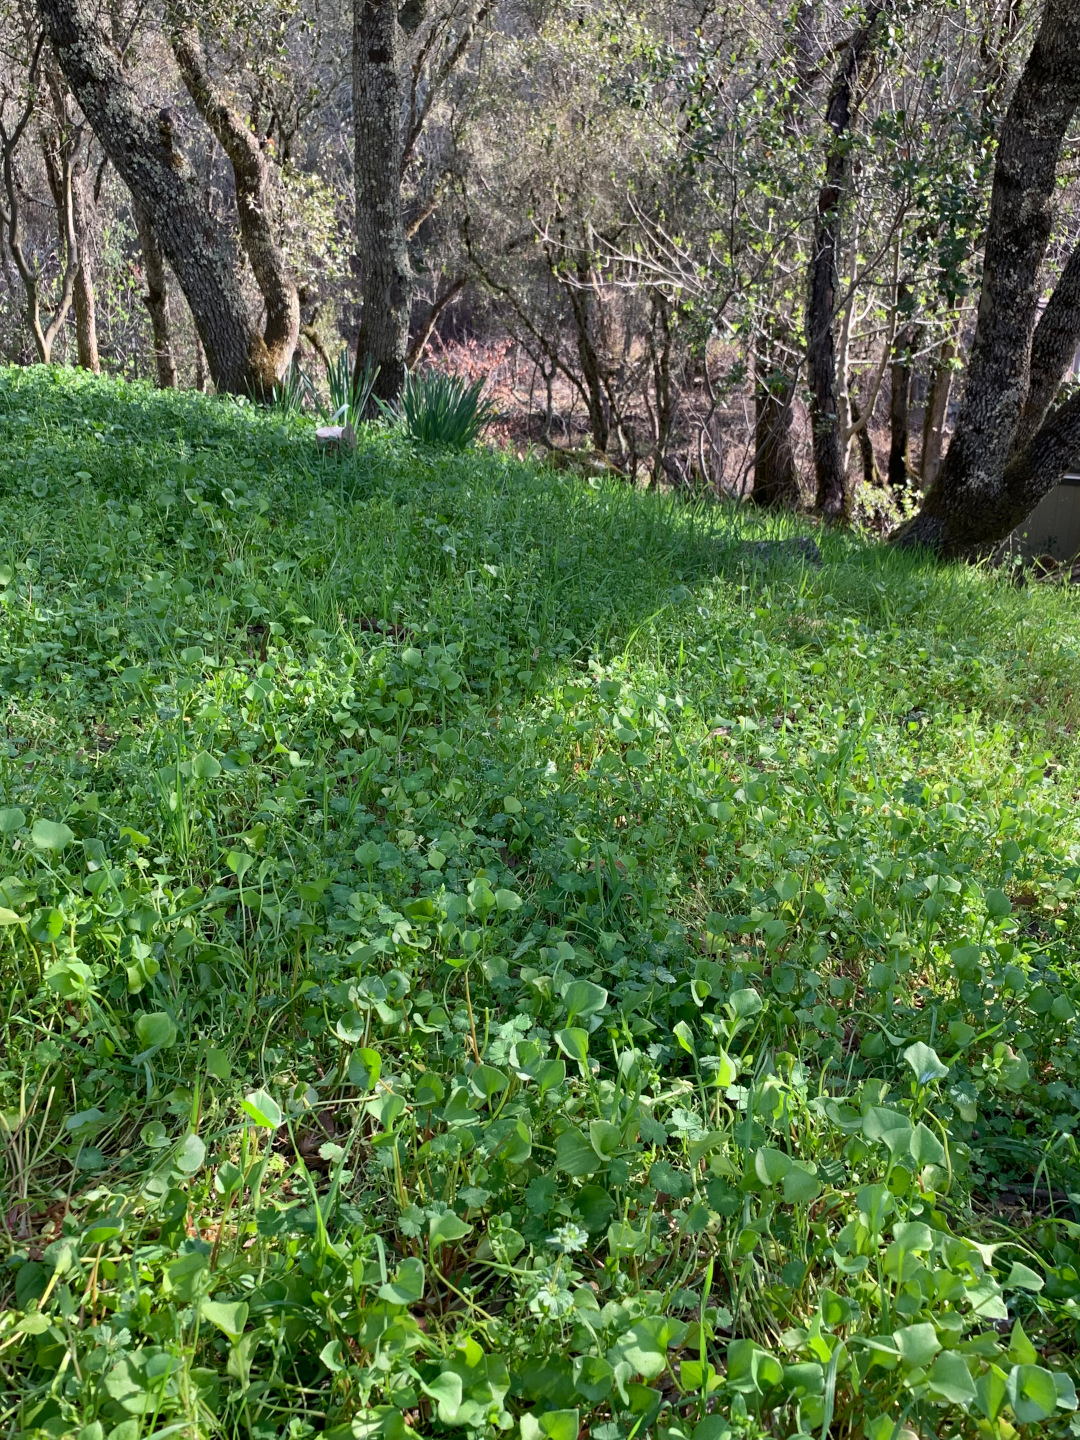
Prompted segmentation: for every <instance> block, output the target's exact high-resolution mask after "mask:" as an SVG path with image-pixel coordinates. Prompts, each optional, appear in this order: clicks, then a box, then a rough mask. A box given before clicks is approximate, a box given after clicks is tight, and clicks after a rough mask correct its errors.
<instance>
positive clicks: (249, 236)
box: [168, 3, 300, 380]
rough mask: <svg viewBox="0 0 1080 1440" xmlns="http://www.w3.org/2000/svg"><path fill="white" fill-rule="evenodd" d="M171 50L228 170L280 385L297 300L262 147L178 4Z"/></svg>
mask: <svg viewBox="0 0 1080 1440" xmlns="http://www.w3.org/2000/svg"><path fill="white" fill-rule="evenodd" d="M168 15H169V22H170V25H171V28H172V35H171V39H172V50H173V54H174V55H175V56H176V63H177V64H178V65H179V67H180V75H181V78H182V79H183V81H184V85H185V87H186V89H187V92H188V94H189V95H190V96H191V98H192V100H193V101H194V102H195V108H196V109H197V110H198V112H199V114H200V115H201V116H202V118H203V120H205V122H206V124H207V125H208V126H209V128H210V130H211V132H212V133H213V135H214V138H215V139H216V140H217V141H218V143H219V144H220V146H221V148H222V149H223V150H224V151H225V154H226V155H227V156H228V157H229V164H230V165H231V166H232V172H233V178H234V180H235V183H236V209H237V214H238V218H239V222H240V239H241V242H242V244H243V247H244V250H245V251H246V253H247V257H248V261H249V262H250V264H251V270H252V274H253V275H254V276H255V283H256V284H257V285H258V287H259V293H260V294H261V295H262V297H263V300H264V301H265V303H266V320H265V324H264V326H263V334H262V339H263V344H264V345H265V347H266V357H265V359H266V362H267V363H268V364H269V366H270V368H271V371H272V373H273V376H274V379H275V380H280V379H281V377H282V376H283V375H284V374H285V372H286V370H288V368H289V365H290V364H291V362H292V357H293V352H294V350H295V349H296V342H297V340H299V338H300V298H299V295H298V293H297V288H296V283H295V281H294V280H293V277H292V275H291V273H290V270H289V265H288V262H287V261H286V259H285V255H284V253H283V252H282V250H281V247H280V246H279V245H278V243H277V239H276V237H275V235H274V230H273V226H272V225H271V223H270V215H269V211H270V197H269V194H268V185H269V179H270V166H269V163H268V161H267V156H266V149H265V143H264V142H262V141H260V140H259V138H258V137H257V136H256V135H255V134H254V132H253V131H252V129H251V126H250V125H248V124H247V123H246V122H245V120H244V118H243V116H242V115H240V114H239V113H238V112H237V111H236V110H235V109H234V108H233V106H232V105H230V104H229V102H228V100H227V98H226V96H225V95H224V93H223V92H222V91H221V89H220V88H219V87H218V86H217V85H216V84H215V82H214V80H213V78H212V76H211V74H210V71H209V67H208V66H207V63H206V58H205V56H204V55H203V49H202V42H201V39H200V36H199V31H198V28H197V27H196V25H195V24H194V22H193V21H192V20H191V19H190V17H188V16H187V15H186V14H185V13H184V12H183V11H182V9H181V7H180V5H179V4H173V3H170V4H169V6H168Z"/></svg>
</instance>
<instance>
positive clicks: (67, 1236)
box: [0, 369, 1080, 1440]
mask: <svg viewBox="0 0 1080 1440" xmlns="http://www.w3.org/2000/svg"><path fill="white" fill-rule="evenodd" d="M0 495H2V497H3V517H4V523H3V531H2V534H0V702H2V707H3V708H2V724H0V983H2V985H3V987H4V992H5V994H6V996H7V1004H6V1006H5V1014H4V1017H3V1030H2V1052H0V1065H2V1070H0V1142H2V1143H0V1159H2V1168H0V1187H2V1191H0V1222H2V1223H0V1246H2V1251H3V1255H2V1259H0V1433H2V1434H5V1435H10V1436H15V1435H19V1436H49V1437H54V1440H58V1437H62V1436H78V1437H79V1440H104V1437H111V1440H140V1437H149V1436H165V1435H180V1436H185V1437H188V1436H190V1437H195V1436H203V1435H205V1436H230V1437H233V1436H235V1437H248V1436H250V1437H255V1440H273V1437H278V1436H280V1437H288V1440H302V1437H304V1436H307V1435H311V1434H314V1433H323V1432H329V1433H330V1434H332V1435H333V1436H334V1437H336V1440H347V1437H356V1440H374V1437H382V1436H385V1437H387V1440H407V1437H408V1436H410V1435H411V1434H412V1432H417V1433H419V1434H422V1435H425V1436H427V1435H448V1436H451V1435H457V1436H461V1437H462V1440H472V1437H481V1436H489V1435H490V1436H494V1435H496V1434H498V1433H503V1432H505V1433H507V1434H508V1435H510V1436H517V1435H519V1434H520V1437H521V1440H542V1437H546V1440H576V1437H577V1436H578V1435H579V1434H580V1435H588V1436H591V1437H593V1440H637V1437H642V1440H644V1437H645V1436H647V1435H658V1436H665V1435H666V1436H668V1437H670V1440H683V1437H696V1440H723V1437H724V1436H725V1435H727V1434H729V1433H730V1434H732V1435H738V1436H743V1435H748V1436H763V1435H772V1436H787V1435H795V1434H800V1435H811V1434H812V1435H814V1436H820V1437H822V1440H824V1437H826V1436H829V1435H833V1436H839V1435H845V1436H850V1437H859V1436H867V1437H868V1440H897V1437H900V1436H902V1435H904V1436H906V1437H908V1440H911V1437H913V1436H931V1435H941V1436H951V1435H965V1436H966V1435H972V1436H974V1435H976V1434H981V1435H983V1436H1000V1437H1003V1440H1009V1437H1011V1436H1013V1435H1014V1434H1015V1433H1016V1430H1017V1429H1019V1430H1020V1431H1021V1433H1023V1434H1032V1435H1034V1434H1035V1433H1039V1434H1050V1435H1063V1436H1064V1435H1068V1434H1069V1433H1070V1432H1071V1433H1073V1434H1076V1433H1078V1422H1077V1418H1076V1415H1075V1409H1076V1396H1075V1390H1074V1384H1073V1382H1074V1380H1075V1379H1077V1378H1078V1376H1077V1362H1078V1359H1080V1334H1078V1331H1080V1274H1078V1272H1080V1163H1078V1154H1077V1142H1076V1133H1075V1132H1076V1128H1077V1120H1078V1111H1080V1036H1078V1026H1077V1018H1076V1017H1077V1009H1078V1008H1080V967H1078V964H1077V959H1076V954H1077V940H1078V935H1080V923H1078V912H1077V881H1078V877H1080V808H1078V805H1077V781H1078V765H1077V761H1078V746H1077V739H1076V726H1077V721H1078V718H1080V688H1078V682H1080V630H1078V624H1077V622H1078V619H1080V611H1078V601H1077V597H1076V595H1075V592H1071V591H1069V590H1068V589H1066V588H1063V587H1056V586H1052V585H1030V586H1028V587H1026V588H1019V587H1017V586H1015V585H1014V584H1011V583H1010V582H1008V581H1007V580H1006V579H1005V578H1003V577H1001V576H997V575H994V574H990V573H984V572H981V571H978V570H974V569H965V568H951V567H940V566H937V565H935V564H932V563H931V562H929V561H928V560H926V559H923V558H920V557H918V556H912V555H907V554H897V553H894V552H892V551H890V550H888V549H887V548H884V547H882V546H881V545H879V544H876V543H873V542H870V541H863V540H861V539H859V538H857V537H856V536H854V535H850V534H825V535H818V536H817V538H818V540H819V543H820V546H821V552H822V556H823V561H824V563H823V564H822V565H821V566H820V567H819V568H815V567H814V566H812V565H808V564H807V563H805V560H804V559H803V558H802V557H800V556H799V555H798V554H797V553H795V552H791V551H785V550H783V549H773V550H765V551H762V550H756V549H754V548H752V546H751V545H750V544H748V543H747V542H753V541H758V540H762V539H769V538H777V537H783V536H785V535H787V536H791V535H796V534H799V533H805V527H803V530H802V531H800V522H796V521H791V520H778V519H775V518H773V519H769V518H763V517H761V516H758V515H755V514H752V513H750V512H749V511H748V510H747V509H746V508H739V507H725V506H720V505H716V504H711V503H705V502H702V503H699V504H690V503H686V502H683V501H679V500H676V499H672V498H670V497H664V496H658V495H653V494H644V493H641V492H640V491H632V490H629V489H627V488H625V487H622V488H621V487H620V486H619V485H618V483H616V482H608V481H607V480H601V479H596V480H593V481H584V480H582V479H580V478H577V477H573V476H569V475H567V474H565V473H556V472H553V471H551V470H545V469H542V468H538V467H536V466H533V465H530V464H523V463H520V462H518V461H516V460H514V459H512V458H510V457H508V456H507V455H505V454H501V453H498V452H496V451H484V450H479V451H472V452H469V453H466V454H463V455H449V454H440V453H435V452H430V451H429V452H420V451H417V450H416V449H414V448H413V447H411V446H410V444H409V443H408V442H407V440H406V439H405V438H404V437H403V436H402V435H401V434H400V433H397V432H395V431H393V430H391V429H387V428H382V429H375V430H372V431H371V432H370V433H365V434H364V435H363V436H362V437H361V444H360V450H359V453H358V454H357V455H356V457H355V458H350V459H346V460H344V461H341V462H339V461H337V460H333V459H328V458H323V457H320V456H319V455H318V454H317V452H316V447H315V444H314V440H313V435H312V430H311V425H310V422H306V421H301V420H297V419H288V418H282V417H281V416H279V415H277V414H275V413H273V412H269V413H267V412H260V411H257V410H255V409H254V408H253V407H252V406H250V405H237V404H235V403H233V402H227V401H218V400H210V399H206V398H203V397H201V396H192V395H184V394H169V395H165V394H159V393H156V392H153V391H151V390H149V389H146V388H141V387H127V386H124V385H121V384H117V383H113V382H110V381H104V380H100V381H99V380H91V379H89V378H86V377H78V376H76V375H74V374H73V373H71V372H66V373H65V372H62V371H57V370H44V369H30V370H7V371H3V372H0Z"/></svg>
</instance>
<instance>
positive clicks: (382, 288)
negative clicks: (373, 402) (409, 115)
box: [352, 0, 413, 401]
mask: <svg viewBox="0 0 1080 1440" xmlns="http://www.w3.org/2000/svg"><path fill="white" fill-rule="evenodd" d="M397 15H398V6H397V3H396V0H353V52H352V61H353V120H354V125H355V160H356V245H357V253H358V255H359V259H360V289H361V298H362V301H363V308H362V310H361V315H360V338H359V341H358V344H357V351H356V376H357V381H359V377H360V375H361V373H362V372H363V370H364V369H365V368H366V367H369V366H370V367H374V366H376V365H377V366H378V367H379V374H378V378H377V379H376V381H375V387H374V395H375V396H377V397H378V398H379V399H381V400H384V401H386V400H393V399H394V398H395V397H396V396H397V394H398V392H399V391H400V390H401V387H402V385H403V384H404V382H405V368H406V365H405V362H406V356H407V354H408V349H409V312H410V310H411V307H412V294H413V275H412V267H411V265H410V264H409V252H408V247H407V245H406V240H405V225H404V221H403V218H402V206H401V165H402V136H401V116H402V102H403V94H402V85H401V74H400V68H399V64H398V49H399V42H398V18H397Z"/></svg>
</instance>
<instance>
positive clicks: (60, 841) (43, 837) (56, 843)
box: [30, 820, 75, 851]
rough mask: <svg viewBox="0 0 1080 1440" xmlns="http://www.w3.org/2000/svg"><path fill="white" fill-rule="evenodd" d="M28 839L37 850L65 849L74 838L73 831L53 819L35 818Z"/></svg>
mask: <svg viewBox="0 0 1080 1440" xmlns="http://www.w3.org/2000/svg"><path fill="white" fill-rule="evenodd" d="M30 839H31V841H32V842H33V844H34V846H35V848H36V849H38V850H55V851H60V850H66V849H67V847H68V846H69V845H70V844H71V842H72V841H73V840H74V839H75V835H74V833H73V831H71V830H69V829H68V827H67V826H66V825H62V824H58V823H57V822H56V821H55V820H35V821H34V828H33V829H32V830H31V831H30Z"/></svg>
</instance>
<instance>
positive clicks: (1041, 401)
mask: <svg viewBox="0 0 1080 1440" xmlns="http://www.w3.org/2000/svg"><path fill="white" fill-rule="evenodd" d="M1078 347H1080V244H1078V245H1077V246H1076V247H1075V248H1074V249H1073V252H1072V254H1071V255H1070V256H1069V259H1068V262H1067V263H1066V266H1065V269H1064V270H1063V271H1062V272H1061V278H1060V279H1059V280H1058V283H1057V285H1056V286H1055V287H1054V292H1053V294H1052V295H1051V296H1050V299H1049V301H1048V302H1047V306H1046V309H1045V310H1044V311H1043V313H1042V315H1041V316H1040V318H1039V323H1038V324H1037V325H1036V326H1035V334H1034V335H1033V336H1032V340H1031V378H1030V381H1029V384H1028V393H1027V399H1026V400H1025V401H1024V408H1023V409H1022V410H1021V412H1020V421H1019V423H1018V425H1017V427H1016V436H1015V438H1014V441H1013V449H1014V450H1016V449H1018V448H1022V447H1023V446H1024V445H1026V444H1027V442H1028V441H1029V440H1030V439H1031V438H1032V437H1033V436H1034V434H1035V432H1036V431H1037V430H1038V428H1039V426H1040V425H1041V424H1042V423H1043V421H1044V420H1045V419H1046V417H1047V415H1048V414H1049V413H1050V410H1051V407H1052V406H1053V404H1054V401H1055V400H1056V399H1057V396H1058V391H1059V390H1060V389H1061V384H1062V381H1063V380H1064V378H1065V376H1066V375H1067V374H1068V373H1069V369H1070V368H1071V366H1072V363H1073V360H1074V358H1075V356H1076V351H1077V348H1078Z"/></svg>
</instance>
